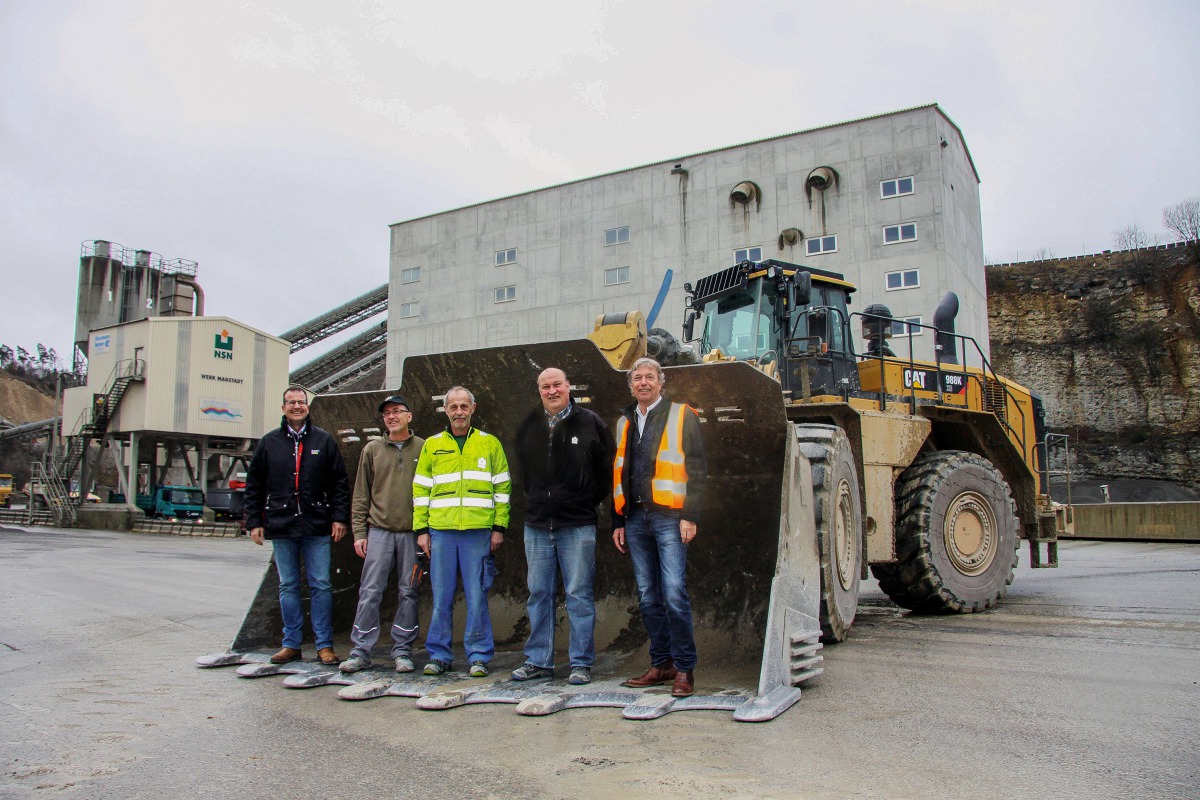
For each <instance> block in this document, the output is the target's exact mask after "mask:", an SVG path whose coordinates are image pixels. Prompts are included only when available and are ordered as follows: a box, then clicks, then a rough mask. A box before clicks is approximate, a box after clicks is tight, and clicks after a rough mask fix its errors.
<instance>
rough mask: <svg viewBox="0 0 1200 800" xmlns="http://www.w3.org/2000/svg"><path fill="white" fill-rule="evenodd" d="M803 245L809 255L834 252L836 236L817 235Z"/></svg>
mask: <svg viewBox="0 0 1200 800" xmlns="http://www.w3.org/2000/svg"><path fill="white" fill-rule="evenodd" d="M805 247H807V248H808V254H809V255H810V256H819V255H821V254H822V253H836V252H837V237H836V236H817V237H815V238H813V239H809V240H808V241H807V242H805Z"/></svg>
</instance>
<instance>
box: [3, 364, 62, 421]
mask: <svg viewBox="0 0 1200 800" xmlns="http://www.w3.org/2000/svg"><path fill="white" fill-rule="evenodd" d="M55 414H56V411H55V409H54V398H53V397H49V396H47V395H44V394H42V393H41V392H39V391H38V390H37V389H34V388H33V387H32V386H30V385H29V384H27V383H24V382H22V381H20V380H17V379H16V378H14V377H13V376H12V375H9V374H8V373H7V372H0V416H2V417H4V418H5V419H7V420H8V421H9V422H11V423H13V424H14V425H24V424H25V423H27V422H38V421H40V420H43V419H49V418H50V417H53V416H55Z"/></svg>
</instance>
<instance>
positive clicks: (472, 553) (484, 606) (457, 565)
mask: <svg viewBox="0 0 1200 800" xmlns="http://www.w3.org/2000/svg"><path fill="white" fill-rule="evenodd" d="M491 534H492V532H491V531H490V530H488V529H486V528H480V529H478V530H468V531H443V530H437V529H433V528H431V529H430V531H429V583H430V586H431V588H432V590H433V616H432V617H431V618H430V620H429V633H428V634H427V635H426V637H425V649H426V650H428V651H429V657H430V658H433V659H437V660H438V661H444V662H445V663H447V664H449V663H450V662H452V661H453V660H454V654H453V652H452V651H451V650H450V639H451V635H452V634H453V632H454V630H453V629H454V590H455V588H456V587H457V584H458V576H459V574H461V575H462V582H463V595H464V596H465V597H466V599H467V627H466V630H464V631H463V646H464V648H465V649H466V651H467V663H474V662H476V661H482V662H483V663H485V664H486V663H488V662H490V661H491V660H492V656H493V655H495V653H496V646H495V640H494V639H493V638H492V617H491V614H489V613H488V601H487V590H485V589H484V588H483V560H484V559H485V558H486V557H487V556H488V555H489V554H490V553H491V552H492V535H491Z"/></svg>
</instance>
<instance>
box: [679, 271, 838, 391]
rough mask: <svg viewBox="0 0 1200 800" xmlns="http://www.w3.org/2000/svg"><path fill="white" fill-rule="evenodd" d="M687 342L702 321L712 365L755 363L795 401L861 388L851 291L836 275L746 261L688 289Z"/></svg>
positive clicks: (705, 354) (703, 345)
mask: <svg viewBox="0 0 1200 800" xmlns="http://www.w3.org/2000/svg"><path fill="white" fill-rule="evenodd" d="M685 290H686V291H687V292H688V294H689V297H688V299H687V304H688V307H689V311H688V312H687V317H686V319H685V321H684V338H685V339H686V340H688V341H694V338H695V323H696V322H697V321H698V320H702V328H701V330H700V333H699V345H700V348H699V349H700V354H701V357H702V358H703V359H704V360H707V361H715V360H731V359H734V360H738V361H747V362H750V363H752V364H754V365H755V366H757V367H758V368H759V369H762V370H763V371H764V372H767V373H768V374H771V375H773V376H776V377H778V378H779V380H780V382H781V383H782V384H783V388H784V389H785V390H788V391H791V392H792V393H793V396H800V395H803V396H812V395H814V394H843V393H845V392H847V391H854V390H857V389H858V369H857V366H856V364H855V358H854V354H853V346H852V344H851V335H850V324H849V309H848V306H849V302H850V292H852V291H854V286H853V285H852V284H850V283H847V282H846V281H845V280H844V279H843V277H842V276H841V275H840V274H838V273H835V272H827V271H825V270H817V269H812V268H808V267H802V266H799V265H797V264H789V263H786V262H782V261H774V260H768V261H761V262H752V261H743V262H741V263H740V264H735V265H734V266H732V267H730V268H728V269H725V270H722V271H721V272H718V273H715V274H713V275H709V276H706V277H704V278H701V279H700V280H699V281H697V283H696V286H695V288H694V289H693V288H692V286H691V284H688V285H687V286H685Z"/></svg>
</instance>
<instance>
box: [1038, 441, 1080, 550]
mask: <svg viewBox="0 0 1200 800" xmlns="http://www.w3.org/2000/svg"><path fill="white" fill-rule="evenodd" d="M1051 448H1057V449H1060V450H1062V464H1063V468H1062V469H1051V468H1050V451H1051ZM1039 449H1040V451H1041V452H1040V453H1039V456H1040V457H1041V460H1042V492H1043V497H1044V501H1042V500H1041V499H1039V502H1038V526H1037V534H1036V535H1034V536H1030V537H1029V566H1030V567H1031V568H1032V569H1052V568H1054V567H1057V566H1058V537H1059V536H1060V535H1063V536H1069V535H1071V534H1072V533H1074V532H1075V506H1074V505H1072V503H1071V445H1070V440H1069V438H1068V437H1067V435H1066V434H1062V433H1047V434H1046V436H1045V438H1044V439H1043V440H1042V443H1041V445H1040V448H1039ZM1055 478H1061V479H1063V482H1064V483H1065V484H1066V486H1067V502H1066V504H1065V505H1064V504H1062V503H1055V502H1054V501H1053V500H1052V499H1051V492H1050V486H1051V484H1052V482H1053V481H1054V479H1055ZM1042 542H1045V543H1046V557H1045V559H1043V558H1042V548H1041V543H1042Z"/></svg>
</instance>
